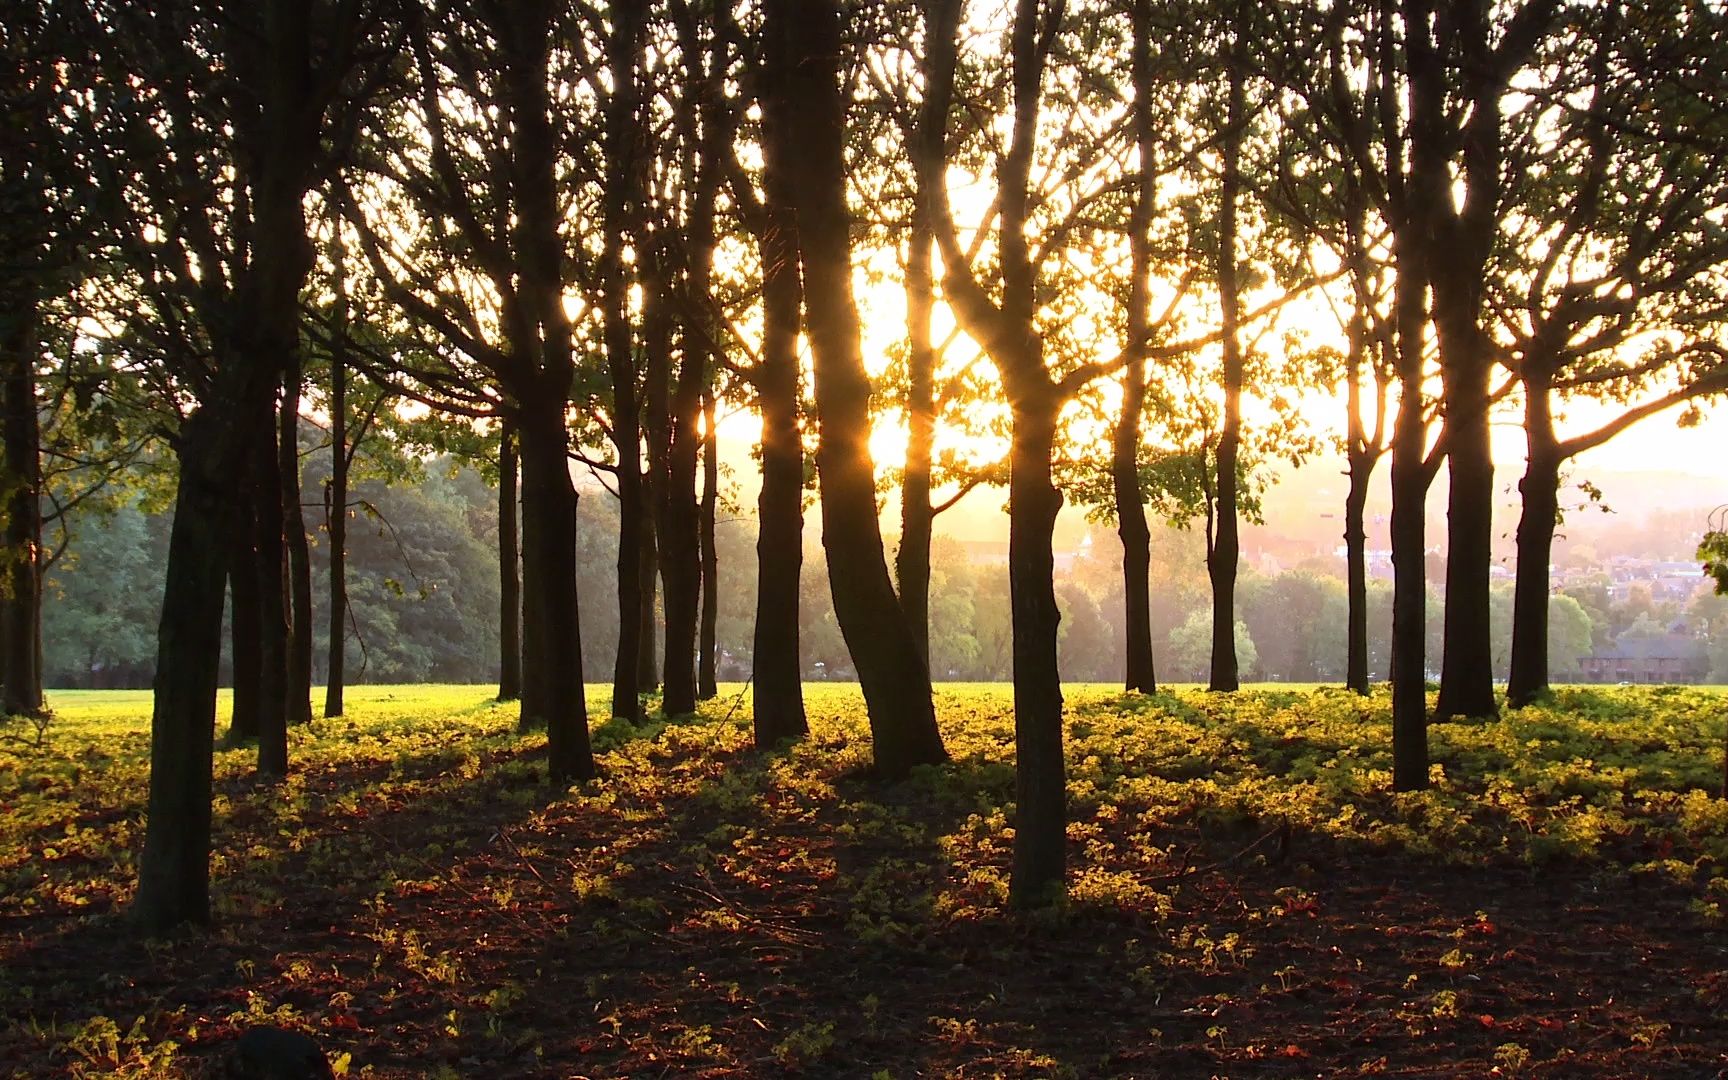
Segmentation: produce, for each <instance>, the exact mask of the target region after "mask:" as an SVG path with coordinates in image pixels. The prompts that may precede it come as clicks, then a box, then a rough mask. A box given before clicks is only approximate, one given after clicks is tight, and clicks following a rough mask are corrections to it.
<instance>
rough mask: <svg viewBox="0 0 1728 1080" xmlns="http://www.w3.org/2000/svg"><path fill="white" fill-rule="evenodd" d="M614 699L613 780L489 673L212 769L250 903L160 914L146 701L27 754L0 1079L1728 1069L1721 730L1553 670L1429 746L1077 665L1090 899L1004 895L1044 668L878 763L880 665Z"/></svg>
mask: <svg viewBox="0 0 1728 1080" xmlns="http://www.w3.org/2000/svg"><path fill="white" fill-rule="evenodd" d="M741 689H742V688H740V687H737V686H732V687H723V688H722V693H721V695H720V697H719V698H717V699H716V700H715V701H712V702H709V703H707V705H705V706H704V710H703V714H702V715H701V716H700V717H697V718H692V719H685V720H681V721H677V722H673V723H660V722H655V723H649V724H644V725H640V726H632V725H628V724H622V723H618V722H615V721H607V720H603V719H599V718H600V717H602V716H603V712H602V711H601V710H602V709H603V706H604V704H605V700H606V695H605V692H604V690H601V691H599V692H597V693H596V694H594V695H593V696H592V697H591V698H590V704H591V707H592V709H593V715H594V717H595V718H596V719H595V720H594V722H593V730H594V736H595V740H596V745H597V746H598V747H599V749H600V751H601V754H600V762H601V767H602V770H603V775H602V776H601V778H600V779H599V780H597V781H594V782H592V783H589V784H585V785H582V786H581V787H578V788H573V789H571V790H570V791H567V792H566V791H552V790H549V789H548V787H547V786H546V784H545V768H544V739H543V737H540V736H525V737H524V736H518V735H517V734H516V733H515V730H514V719H515V717H514V709H513V708H511V707H503V706H498V705H496V704H495V703H494V702H492V701H491V700H490V697H489V690H488V688H484V687H459V686H434V687H356V688H353V689H351V690H350V691H349V695H348V700H349V707H350V714H351V715H349V716H347V717H344V718H341V719H337V720H332V721H322V720H321V721H318V722H316V723H315V724H313V725H312V726H311V727H310V728H309V729H305V730H298V731H296V732H294V733H293V734H292V736H291V739H292V743H291V754H292V757H293V761H294V765H295V772H294V774H293V775H292V776H291V777H290V778H289V779H288V780H287V781H286V782H284V783H281V784H278V785H261V784H258V783H256V782H255V781H254V780H253V779H252V777H251V768H250V764H251V761H250V752H249V751H247V750H245V749H235V750H227V749H224V750H220V751H219V753H218V756H217V762H216V775H217V780H216V791H215V828H216V853H215V856H214V860H213V873H214V902H215V907H216V911H217V916H218V925H217V927H216V928H215V929H214V930H213V931H212V932H209V933H204V934H186V935H182V936H178V937H175V938H172V939H167V940H155V941H146V940H140V939H138V938H137V937H136V936H135V935H134V934H133V932H132V931H131V930H130V928H129V927H128V926H127V924H126V923H125V921H124V919H123V916H122V911H123V908H124V905H125V903H126V901H127V900H128V898H129V897H130V895H131V892H132V890H133V887H134V883H135V870H134V867H135V860H136V857H137V853H138V848H139V846H140V844H141V842H142V837H143V827H142V823H143V806H144V800H145V790H146V782H147V776H146V772H147V770H146V759H147V756H148V714H149V708H150V699H149V694H148V693H144V692H57V693H53V694H52V695H51V704H52V707H53V709H54V711H55V720H54V723H53V724H52V726H51V727H50V728H49V729H48V732H47V735H46V739H45V743H44V745H42V746H40V747H36V746H32V745H28V742H27V740H28V739H29V738H30V737H31V736H32V735H33V732H31V731H30V730H29V729H28V728H23V729H20V728H12V729H10V730H9V731H8V732H7V735H8V736H9V737H8V738H7V739H6V741H4V742H0V927H3V928H4V937H3V938H0V1018H3V1019H0V1025H3V1027H0V1075H12V1076H20V1077H25V1076H29V1077H36V1076H54V1075H68V1076H77V1077H167V1076H204V1075H216V1074H217V1073H216V1070H217V1066H218V1064H219V1063H220V1061H221V1060H222V1058H223V1056H224V1054H225V1053H226V1052H227V1050H228V1048H229V1047H230V1046H231V1045H232V1041H233V1040H234V1039H235V1038H236V1037H237V1035H238V1033H239V1032H240V1031H241V1030H243V1029H244V1028H245V1027H247V1026H249V1025H253V1024H259V1023H276V1024H282V1025H286V1026H291V1027H298V1028H302V1029H304V1030H306V1031H308V1032H310V1033H312V1034H314V1035H315V1036H316V1037H317V1038H318V1039H319V1040H320V1042H321V1043H323V1045H324V1046H325V1047H326V1048H327V1049H328V1050H329V1052H330V1055H331V1057H332V1059H333V1060H334V1061H336V1063H337V1065H338V1070H339V1071H345V1072H346V1073H347V1074H348V1075H354V1076H359V1075H371V1076H378V1077H403V1078H406V1077H422V1076H483V1077H494V1076H523V1077H534V1076H559V1077H563V1076H589V1077H601V1076H607V1077H613V1076H704V1077H722V1076H778V1075H807V1076H823V1077H827V1076H858V1077H880V1076H888V1077H896V1078H909V1077H916V1076H962V1077H991V1076H1011V1077H1045V1076H1099V1077H1107V1076H1124V1077H1130V1076H1171V1077H1188V1076H1212V1075H1219V1076H1232V1077H1236V1076H1291V1077H1294V1076H1315V1075H1328V1076H1330V1075H1357V1074H1364V1075H1366V1074H1375V1073H1379V1074H1385V1075H1404V1076H1417V1075H1420V1076H1461V1075H1491V1074H1492V1075H1532V1076H1568V1077H1569V1076H1673V1077H1697V1076H1707V1075H1716V1074H1717V1073H1718V1072H1719V1071H1720V1070H1722V1069H1724V1068H1728V1034H1724V1032H1725V1031H1728V1023H1724V1021H1725V1020H1728V1016H1725V1015H1724V1014H1725V1012H1728V934H1725V932H1724V918H1725V915H1724V913H1725V911H1728V876H1725V875H1728V803H1725V802H1724V801H1723V799H1722V798H1720V793H1721V788H1722V782H1723V760H1724V759H1723V753H1724V737H1725V734H1728V710H1725V709H1724V705H1725V702H1724V700H1723V698H1722V697H1721V696H1719V694H1718V693H1717V692H1715V691H1709V690H1694V689H1671V688H1617V689H1589V690H1586V689H1564V690H1561V691H1560V692H1559V693H1558V694H1557V696H1556V698H1555V700H1554V702H1553V703H1552V705H1550V706H1548V707H1544V708H1537V709H1528V710H1523V711H1520V712H1516V713H1508V714H1507V715H1506V716H1505V717H1503V718H1502V719H1499V720H1496V721H1492V722H1471V723H1457V724H1445V725H1438V726H1436V727H1435V728H1434V729H1433V734H1432V750H1433V757H1434V768H1433V777H1434V781H1435V782H1434V786H1433V788H1432V790H1430V791H1428V792H1424V793H1420V794H1406V795H1394V794H1392V793H1391V792H1390V791H1389V779H1390V775H1389V770H1390V757H1389V746H1388V738H1389V719H1388V715H1387V710H1388V706H1389V702H1388V700H1387V699H1386V698H1385V697H1384V696H1383V695H1382V696H1377V697H1375V698H1373V699H1370V700H1368V701H1363V700H1361V699H1358V698H1355V697H1353V696H1351V695H1348V694H1345V693H1342V692H1340V691H1336V690H1327V689H1320V688H1298V687H1276V688H1272V687H1262V688H1257V689H1254V690H1251V691H1247V692H1244V693H1242V694H1239V695H1235V696H1233V697H1226V696H1219V695H1209V694H1206V693H1204V692H1203V691H1200V690H1198V689H1194V688H1180V689H1177V690H1174V691H1170V692H1166V693H1161V694H1158V695H1152V696H1143V695H1127V696H1124V695H1122V694H1121V693H1119V692H1117V691H1115V690H1113V689H1111V688H1107V687H1098V686H1085V687H1070V688H1069V690H1068V694H1067V697H1068V719H1067V728H1068V753H1069V790H1070V817H1071V822H1072V823H1071V824H1070V826H1069V830H1068V836H1069V860H1070V861H1069V865H1070V900H1069V902H1068V904H1067V905H1066V906H1065V907H1063V908H1062V909H1060V910H1058V911H1056V912H1053V913H1049V914H1044V915H1039V916H1036V917H1032V918H1021V917H1016V916H1014V915H1012V914H1010V913H1009V912H1008V911H1007V910H1006V906H1005V901H1006V893H1007V867H1008V862H1009V851H1010V847H1011V843H1012V821H1013V806H1012V800H1013V792H1014V777H1013V766H1012V758H1013V755H1012V739H1013V717H1012V713H1011V708H1010V701H1011V698H1010V694H1009V691H1008V689H1007V688H1006V687H1000V686H942V687H940V688H939V690H938V709H939V714H940V716H941V718H942V722H943V727H944V732H945V735H946V737H947V739H948V745H949V749H950V751H951V753H952V754H953V757H954V762H953V763H952V764H951V765H948V766H945V767H943V768H940V769H930V770H924V771H922V772H921V773H920V774H919V775H917V776H916V777H914V778H913V779H912V780H910V781H908V782H905V783H901V784H896V785H882V784H879V783H876V782H874V781H873V780H871V779H870V778H869V776H868V773H867V770H866V766H867V765H868V763H869V760H870V755H869V745H868V737H867V728H866V725H865V722H864V717H863V709H862V704H861V701H860V699H859V697H858V694H857V690H856V688H855V687H851V686H843V685H813V686H810V687H808V688H807V694H808V701H809V708H810V712H811V719H812V726H813V735H812V737H811V738H810V739H809V740H807V741H806V742H804V743H802V744H799V745H796V746H793V747H791V748H789V749H785V750H782V751H779V752H773V753H769V752H760V751H756V750H754V749H753V748H752V747H751V745H750V736H749V707H750V706H749V699H748V696H747V694H742V693H741Z"/></svg>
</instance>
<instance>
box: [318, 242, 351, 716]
mask: <svg viewBox="0 0 1728 1080" xmlns="http://www.w3.org/2000/svg"><path fill="white" fill-rule="evenodd" d="M331 232H332V235H333V237H334V240H333V242H332V244H331V256H330V260H331V264H332V266H333V268H334V274H333V277H334V282H335V291H336V332H335V335H334V336H333V337H332V339H331V345H330V482H329V485H328V486H327V487H326V488H325V489H324V529H325V531H326V532H327V533H329V536H330V610H329V612H328V617H329V620H330V622H329V639H330V640H329V642H328V645H327V649H328V655H327V658H326V662H325V669H326V671H325V676H324V715H325V717H326V718H328V717H332V716H341V715H342V713H343V711H344V704H343V701H342V696H343V695H342V691H343V689H344V682H345V680H346V679H347V677H348V673H347V667H348V665H347V651H348V461H349V457H348V279H347V260H346V252H345V251H344V249H343V246H342V226H341V221H340V219H339V218H335V216H334V212H333V214H332V228H331Z"/></svg>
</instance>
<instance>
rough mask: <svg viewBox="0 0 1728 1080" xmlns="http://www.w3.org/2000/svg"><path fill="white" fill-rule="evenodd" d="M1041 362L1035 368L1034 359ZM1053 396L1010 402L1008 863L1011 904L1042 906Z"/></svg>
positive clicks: (1050, 779) (1054, 882)
mask: <svg viewBox="0 0 1728 1080" xmlns="http://www.w3.org/2000/svg"><path fill="white" fill-rule="evenodd" d="M1040 366H1041V365H1040ZM1059 409H1060V403H1059V402H1058V401H1057V400H1056V399H1055V397H1054V395H1050V396H1048V397H1047V398H1046V397H1042V396H1041V397H1034V398H1030V399H1029V400H1026V399H1023V400H1022V401H1020V402H1018V403H1017V404H1016V405H1015V408H1014V432H1013V437H1012V440H1011V446H1010V451H1009V453H1010V461H1009V484H1008V514H1009V519H1008V590H1009V603H1010V607H1011V610H1012V612H1013V621H1014V753H1015V770H1014V802H1015V817H1014V863H1013V876H1012V877H1011V879H1010V883H1009V902H1010V903H1011V904H1012V905H1013V906H1014V907H1016V908H1020V909H1029V908H1035V907H1041V906H1044V905H1046V904H1048V903H1050V902H1051V900H1052V899H1053V897H1057V896H1060V894H1061V892H1062V888H1063V878H1064V874H1065V870H1066V863H1067V858H1066V848H1067V822H1068V806H1067V776H1066V770H1065V767H1064V762H1063V759H1062V682H1061V674H1060V672H1059V670H1058V668H1057V663H1056V641H1057V631H1058V629H1059V626H1060V623H1061V613H1060V611H1059V610H1058V608H1057V606H1056V589H1055V572H1056V569H1055V556H1054V552H1053V545H1054V537H1055V532H1056V515H1057V513H1058V512H1060V510H1061V509H1062V495H1061V493H1060V492H1058V491H1057V490H1056V485H1055V483H1054V482H1053V481H1052V479H1051V469H1050V458H1051V454H1052V452H1053V450H1054V447H1055V439H1056V416H1057V413H1058V411H1059Z"/></svg>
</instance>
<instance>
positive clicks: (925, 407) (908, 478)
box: [894, 132, 942, 667]
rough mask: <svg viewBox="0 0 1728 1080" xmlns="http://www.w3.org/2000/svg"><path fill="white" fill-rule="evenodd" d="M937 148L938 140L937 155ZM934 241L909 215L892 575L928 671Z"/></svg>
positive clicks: (919, 214)
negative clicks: (902, 464) (902, 422)
mask: <svg viewBox="0 0 1728 1080" xmlns="http://www.w3.org/2000/svg"><path fill="white" fill-rule="evenodd" d="M938 138H940V133H939V132H938ZM923 141H926V142H927V141H928V138H927V137H925V138H924V140H923ZM941 149H942V144H941V143H940V142H939V141H938V142H937V144H936V153H937V154H938V155H940V153H941ZM926 152H927V151H926ZM934 242H935V238H934V236H933V235H932V232H931V228H930V215H929V213H928V211H927V210H926V209H925V208H924V207H922V206H920V207H918V208H916V209H915V210H914V211H913V218H912V236H911V238H910V239H909V240H908V241H907V246H906V471H905V474H904V478H903V479H902V480H901V483H900V549H899V551H897V552H896V553H895V555H894V571H895V578H896V580H897V582H898V584H899V586H900V608H901V610H903V611H905V612H906V622H907V624H908V625H909V626H910V627H911V629H912V637H913V639H914V640H915V641H916V642H917V644H918V654H919V655H920V656H922V657H923V658H924V666H925V667H929V666H930V538H931V534H932V533H933V531H934V526H935V514H934V513H933V510H932V507H931V505H930V458H931V445H932V444H933V443H934V442H935V440H936V388H935V381H936V380H935V374H936V347H935V344H934V343H933V342H932V341H931V336H930V319H931V313H932V312H933V311H934V309H935V306H936V284H935V278H934V276H933V272H932V268H931V263H932V258H931V248H932V245H933V244H934Z"/></svg>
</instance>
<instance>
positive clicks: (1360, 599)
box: [1344, 450, 1374, 695]
mask: <svg viewBox="0 0 1728 1080" xmlns="http://www.w3.org/2000/svg"><path fill="white" fill-rule="evenodd" d="M1349 457H1350V466H1349V484H1350V487H1349V489H1348V490H1347V491H1346V492H1345V494H1344V577H1345V596H1346V612H1345V623H1346V626H1345V634H1344V638H1345V654H1346V655H1345V664H1344V685H1345V687H1346V688H1347V689H1350V690H1353V691H1355V692H1356V693H1358V694H1362V695H1366V694H1367V693H1368V692H1369V685H1368V529H1367V509H1368V477H1369V474H1370V472H1371V471H1372V469H1373V467H1374V466H1373V460H1372V459H1371V458H1370V457H1369V456H1368V455H1367V454H1363V453H1361V452H1358V451H1354V450H1353V451H1352V452H1351V454H1350V455H1349Z"/></svg>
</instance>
